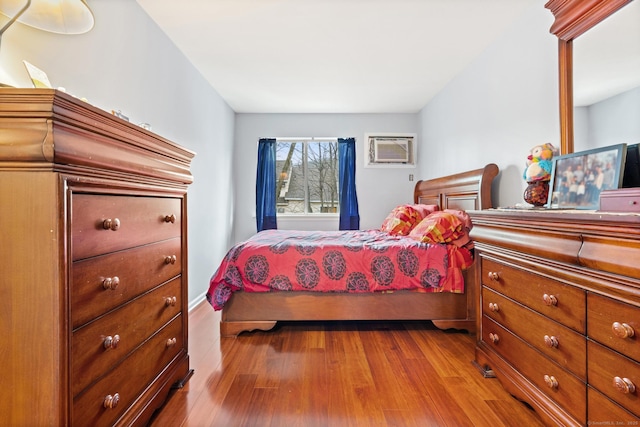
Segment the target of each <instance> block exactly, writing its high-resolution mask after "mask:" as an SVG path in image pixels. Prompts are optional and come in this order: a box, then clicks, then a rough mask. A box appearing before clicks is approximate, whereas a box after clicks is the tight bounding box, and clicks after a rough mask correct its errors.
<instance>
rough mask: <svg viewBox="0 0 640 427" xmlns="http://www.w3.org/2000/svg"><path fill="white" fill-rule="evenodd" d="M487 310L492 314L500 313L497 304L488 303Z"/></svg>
mask: <svg viewBox="0 0 640 427" xmlns="http://www.w3.org/2000/svg"><path fill="white" fill-rule="evenodd" d="M489 310H491V311H493V312H494V313H497V312H498V311H500V307H498V303H497V302H490V303H489Z"/></svg>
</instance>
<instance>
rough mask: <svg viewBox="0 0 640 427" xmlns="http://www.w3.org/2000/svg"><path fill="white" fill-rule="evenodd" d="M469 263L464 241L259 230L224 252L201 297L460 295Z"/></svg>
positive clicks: (217, 300) (218, 300)
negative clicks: (241, 294)
mask: <svg viewBox="0 0 640 427" xmlns="http://www.w3.org/2000/svg"><path fill="white" fill-rule="evenodd" d="M471 263H472V257H471V253H470V252H469V250H468V249H466V248H464V247H462V248H458V247H457V246H455V245H444V244H427V243H421V242H418V241H416V240H414V239H412V238H410V237H406V236H393V235H390V234H388V233H386V232H383V231H378V230H364V231H331V232H319V231H289V230H266V231H262V232H260V233H258V234H256V235H254V236H253V237H251V238H250V239H249V240H247V241H245V242H242V243H239V244H237V245H236V246H234V247H233V248H231V250H229V252H228V253H227V255H226V256H225V258H224V260H223V261H222V263H221V264H220V266H219V268H218V270H217V271H216V273H215V274H214V275H213V277H212V278H211V281H210V285H209V291H208V292H207V299H208V301H209V302H210V303H211V305H212V306H213V308H215V309H216V310H220V309H222V307H223V306H224V304H225V302H226V301H227V300H228V299H229V298H230V297H231V294H232V293H233V292H234V291H238V290H242V291H245V292H272V291H315V292H383V291H393V290H416V291H421V292H455V293H462V292H464V280H463V277H462V270H463V269H466V268H468V267H469V266H470V265H471Z"/></svg>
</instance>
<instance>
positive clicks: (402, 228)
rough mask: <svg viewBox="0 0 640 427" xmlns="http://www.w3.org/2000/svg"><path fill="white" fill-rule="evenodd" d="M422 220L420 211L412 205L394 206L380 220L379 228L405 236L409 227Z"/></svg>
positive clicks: (409, 229)
mask: <svg viewBox="0 0 640 427" xmlns="http://www.w3.org/2000/svg"><path fill="white" fill-rule="evenodd" d="M421 220H422V215H421V214H420V212H419V211H418V210H417V209H416V208H414V207H413V206H412V205H400V206H397V207H395V208H394V209H393V210H392V211H391V213H390V214H389V215H387V217H386V218H385V220H384V221H383V222H382V226H381V227H380V230H382V231H386V232H388V233H389V234H394V235H400V236H406V235H408V234H409V232H410V231H411V229H412V228H413V227H414V226H415V225H416V224H417V223H418V222H420V221H421Z"/></svg>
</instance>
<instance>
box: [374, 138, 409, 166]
mask: <svg viewBox="0 0 640 427" xmlns="http://www.w3.org/2000/svg"><path fill="white" fill-rule="evenodd" d="M365 140H366V141H367V149H368V150H367V151H368V153H367V154H368V155H367V158H366V159H365V166H374V165H382V166H384V165H387V166H390V167H391V166H414V165H415V163H414V156H415V151H414V150H415V146H414V144H415V136H413V135H388V136H387V135H382V136H381V135H368V136H367V138H366V139H365Z"/></svg>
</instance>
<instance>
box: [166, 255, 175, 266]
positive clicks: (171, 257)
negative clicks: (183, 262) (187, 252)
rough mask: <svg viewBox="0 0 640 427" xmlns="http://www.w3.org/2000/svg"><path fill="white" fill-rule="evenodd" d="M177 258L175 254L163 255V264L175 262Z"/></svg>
mask: <svg viewBox="0 0 640 427" xmlns="http://www.w3.org/2000/svg"><path fill="white" fill-rule="evenodd" d="M177 260H178V258H177V257H176V256H175V255H171V256H166V257H164V263H165V264H175V263H176V261H177Z"/></svg>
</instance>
